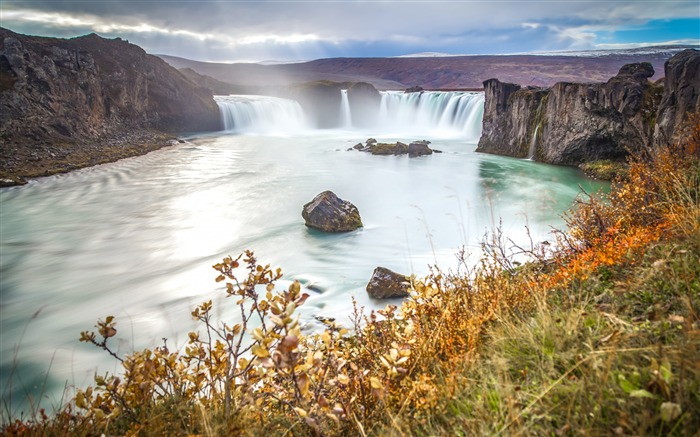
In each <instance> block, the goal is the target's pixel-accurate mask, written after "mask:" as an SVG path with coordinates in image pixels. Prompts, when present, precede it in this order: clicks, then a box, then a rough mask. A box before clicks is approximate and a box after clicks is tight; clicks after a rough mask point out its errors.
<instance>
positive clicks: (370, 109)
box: [280, 80, 381, 129]
mask: <svg viewBox="0 0 700 437" xmlns="http://www.w3.org/2000/svg"><path fill="white" fill-rule="evenodd" d="M342 90H347V93H348V103H349V104H350V113H351V114H352V124H353V126H355V127H368V126H372V125H373V124H374V123H375V122H376V120H377V116H378V115H379V103H380V101H381V95H380V94H379V91H377V89H376V88H375V87H374V86H373V85H371V84H369V83H366V82H333V81H330V80H318V81H314V82H306V83H302V84H297V85H294V86H291V87H289V89H288V90H287V91H286V92H283V93H281V94H280V95H281V96H282V97H286V98H290V99H293V100H296V101H297V102H299V104H300V105H301V107H302V108H303V109H304V113H305V114H306V115H307V116H308V117H309V119H310V120H311V122H312V123H313V124H314V127H316V128H321V129H328V128H334V127H338V125H339V124H340V105H341V100H342V95H341V93H342Z"/></svg>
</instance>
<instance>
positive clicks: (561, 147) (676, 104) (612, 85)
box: [477, 50, 700, 165]
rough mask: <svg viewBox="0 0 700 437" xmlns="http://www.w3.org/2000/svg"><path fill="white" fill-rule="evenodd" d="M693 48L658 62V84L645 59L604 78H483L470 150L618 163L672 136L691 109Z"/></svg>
mask: <svg viewBox="0 0 700 437" xmlns="http://www.w3.org/2000/svg"><path fill="white" fill-rule="evenodd" d="M699 66H700V52H698V51H697V50H686V51H683V52H681V53H678V54H677V55H675V56H673V57H672V58H671V59H670V60H668V61H667V62H666V64H665V73H666V79H665V82H664V84H663V85H662V84H660V83H653V82H650V81H649V78H650V77H652V76H653V75H654V69H653V67H652V65H651V64H649V63H637V64H628V65H625V66H623V67H622V68H621V69H620V71H619V73H618V74H617V75H616V76H615V77H613V78H611V79H610V80H608V81H607V82H605V83H565V82H560V83H557V84H555V85H554V86H552V87H551V88H531V87H528V88H522V87H520V86H519V85H514V84H509V83H502V82H500V81H498V80H497V79H490V80H487V81H486V82H484V87H485V108H484V122H483V133H482V137H481V139H480V140H479V145H478V147H477V151H479V152H486V153H494V154H499V155H508V156H514V157H519V158H528V157H529V158H532V159H535V160H537V161H542V162H547V163H551V164H561V165H579V164H581V163H583V162H589V161H596V160H601V159H612V160H620V159H623V158H624V157H625V156H626V155H627V154H628V153H629V152H630V151H633V150H636V149H639V148H641V147H645V146H649V145H651V144H653V143H654V142H657V143H659V142H663V141H664V140H666V139H669V138H672V137H673V135H674V132H676V131H677V130H678V129H679V128H680V126H682V125H683V123H684V122H685V120H686V119H687V117H688V114H689V113H690V111H692V110H697V109H698V94H699V91H700V80H699V77H698V74H699V71H700V69H699V68H698V67H699Z"/></svg>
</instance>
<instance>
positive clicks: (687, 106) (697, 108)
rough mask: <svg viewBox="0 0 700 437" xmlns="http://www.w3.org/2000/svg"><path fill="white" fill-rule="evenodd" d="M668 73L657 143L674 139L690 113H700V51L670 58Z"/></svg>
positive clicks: (657, 122)
mask: <svg viewBox="0 0 700 437" xmlns="http://www.w3.org/2000/svg"><path fill="white" fill-rule="evenodd" d="M664 72H665V74H666V76H665V79H664V94H663V98H662V99H661V103H660V104H659V111H658V114H657V116H656V127H655V130H654V143H655V144H657V145H659V144H666V143H669V142H671V141H673V140H674V139H675V136H676V135H677V134H678V133H680V131H681V129H682V128H683V126H684V124H685V122H686V121H687V120H688V116H689V115H690V113H692V112H700V51H698V50H684V51H682V52H680V53H678V54H677V55H675V56H673V57H672V58H671V59H669V60H668V61H666V64H665V65H664Z"/></svg>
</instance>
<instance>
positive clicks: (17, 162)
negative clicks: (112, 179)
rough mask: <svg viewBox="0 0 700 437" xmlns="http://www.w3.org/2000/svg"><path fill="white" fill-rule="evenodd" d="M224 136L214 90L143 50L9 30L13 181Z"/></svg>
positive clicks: (2, 95)
mask: <svg viewBox="0 0 700 437" xmlns="http://www.w3.org/2000/svg"><path fill="white" fill-rule="evenodd" d="M219 128H220V117H219V111H218V107H217V105H216V102H214V100H213V98H212V94H211V91H209V90H208V89H205V88H203V87H199V86H197V85H195V84H194V83H193V82H191V81H190V80H189V79H187V78H186V77H185V76H183V75H182V74H181V73H179V72H178V71H177V70H175V69H174V68H173V67H171V66H170V65H168V64H167V63H165V62H164V61H163V60H161V59H160V58H158V57H155V56H151V55H148V54H146V52H145V51H143V49H141V48H140V47H138V46H135V45H133V44H130V43H128V42H126V41H123V40H121V39H114V40H107V39H104V38H101V37H99V36H97V35H94V34H91V35H86V36H83V37H79V38H73V39H58V38H42V37H31V36H25V35H20V34H16V33H14V32H12V31H9V30H7V29H2V28H0V141H1V150H2V164H0V165H1V166H2V167H0V171H1V172H2V173H4V174H3V176H4V177H13V176H19V177H21V176H40V175H42V174H50V173H53V172H56V171H61V170H69V169H71V168H77V167H81V166H85V165H92V164H94V163H95V162H93V161H94V159H93V158H95V157H96V156H97V155H100V154H102V153H104V154H107V155H109V154H110V153H111V152H113V151H114V150H113V149H114V147H115V145H120V144H121V146H123V147H121V148H122V149H124V148H126V149H128V150H126V151H124V152H123V153H121V152H120V153H117V155H115V156H114V157H115V158H119V157H122V156H121V155H125V156H128V155H135V154H139V153H143V152H144V151H146V150H140V146H139V144H141V145H143V144H142V143H145V142H148V141H156V142H158V141H160V142H162V141H163V139H164V138H165V137H166V136H165V135H164V134H165V133H178V132H194V131H211V130H218V129H219ZM161 145H162V144H161ZM143 147H146V148H155V146H154V145H143ZM52 165H53V166H54V167H55V166H56V165H59V166H61V165H64V166H65V167H61V168H52ZM42 172H43V173H42Z"/></svg>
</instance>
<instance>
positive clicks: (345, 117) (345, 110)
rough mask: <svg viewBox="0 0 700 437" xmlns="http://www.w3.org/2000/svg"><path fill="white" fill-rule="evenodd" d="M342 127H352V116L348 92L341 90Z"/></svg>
mask: <svg viewBox="0 0 700 437" xmlns="http://www.w3.org/2000/svg"><path fill="white" fill-rule="evenodd" d="M340 127H341V128H343V129H349V128H351V127H352V114H351V113H350V99H348V90H340Z"/></svg>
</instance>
